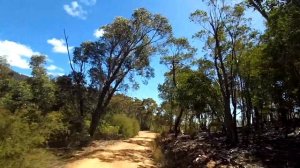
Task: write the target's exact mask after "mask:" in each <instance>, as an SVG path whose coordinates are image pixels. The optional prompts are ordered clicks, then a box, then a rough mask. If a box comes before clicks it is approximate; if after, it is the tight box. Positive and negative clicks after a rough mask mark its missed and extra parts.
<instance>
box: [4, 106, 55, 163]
mask: <svg viewBox="0 0 300 168" xmlns="http://www.w3.org/2000/svg"><path fill="white" fill-rule="evenodd" d="M40 129H42V127H39V126H37V125H35V124H31V123H30V124H29V123H28V122H27V121H26V120H24V118H21V117H20V116H18V115H12V114H11V113H9V112H6V111H4V110H1V109H0V142H1V143H0V165H2V166H1V167H4V168H15V167H22V168H27V167H28V168H38V167H49V165H50V163H51V162H52V161H53V160H54V156H53V155H51V154H50V153H49V152H47V151H46V150H44V149H41V148H40V147H42V145H43V144H44V142H45V141H46V139H47V137H46V136H44V135H43V134H41V130H40Z"/></svg>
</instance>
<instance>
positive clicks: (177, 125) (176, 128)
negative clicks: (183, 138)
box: [174, 108, 184, 137]
mask: <svg viewBox="0 0 300 168" xmlns="http://www.w3.org/2000/svg"><path fill="white" fill-rule="evenodd" d="M183 111H184V109H183V108H180V112H179V115H178V116H177V118H176V120H175V125H174V131H175V137H177V136H178V134H179V132H180V129H179V128H180V123H181V118H182V115H183Z"/></svg>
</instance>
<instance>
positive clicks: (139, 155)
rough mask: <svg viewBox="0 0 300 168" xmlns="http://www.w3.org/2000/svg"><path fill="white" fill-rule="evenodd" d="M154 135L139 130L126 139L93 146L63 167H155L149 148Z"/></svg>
mask: <svg viewBox="0 0 300 168" xmlns="http://www.w3.org/2000/svg"><path fill="white" fill-rule="evenodd" d="M155 137H156V134H155V133H152V132H148V131H140V132H139V134H138V135H137V136H135V137H134V138H130V139H128V140H123V141H116V142H114V143H113V144H111V145H107V146H103V147H97V146H94V147H93V149H91V150H89V151H88V152H83V153H82V154H80V156H78V158H80V159H78V160H75V161H72V162H71V163H68V164H67V165H66V166H65V168H155V167H156V166H155V164H154V161H153V159H152V148H151V143H152V142H153V141H154V138H155Z"/></svg>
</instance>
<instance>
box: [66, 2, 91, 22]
mask: <svg viewBox="0 0 300 168" xmlns="http://www.w3.org/2000/svg"><path fill="white" fill-rule="evenodd" d="M64 10H65V11H66V12H67V13H68V14H69V15H71V16H73V17H78V18H80V19H86V15H87V11H85V10H84V9H83V8H82V6H81V5H80V4H79V3H78V2H77V1H72V2H71V4H65V5H64Z"/></svg>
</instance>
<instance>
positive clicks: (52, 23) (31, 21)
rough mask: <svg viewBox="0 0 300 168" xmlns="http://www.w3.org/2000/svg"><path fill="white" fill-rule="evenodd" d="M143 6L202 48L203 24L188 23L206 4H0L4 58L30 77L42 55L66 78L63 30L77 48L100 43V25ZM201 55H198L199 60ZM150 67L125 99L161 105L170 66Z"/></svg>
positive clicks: (195, 0) (98, 0)
mask: <svg viewBox="0 0 300 168" xmlns="http://www.w3.org/2000/svg"><path fill="white" fill-rule="evenodd" d="M140 7H144V8H147V9H148V10H149V11H151V12H153V13H160V14H162V15H163V16H165V17H167V18H168V19H169V21H170V23H171V25H172V27H173V31H174V35H175V36H176V37H187V38H189V39H190V42H191V44H192V45H193V46H196V47H201V42H200V41H198V40H194V39H192V38H191V37H192V35H193V34H194V33H195V32H197V30H198V29H199V26H198V25H196V24H194V23H192V22H190V20H189V15H190V13H192V12H193V11H195V10H196V9H204V8H205V3H203V2H202V0H0V9H1V10H0V55H5V56H6V58H7V60H8V62H9V63H10V65H11V66H12V68H13V69H14V70H16V71H18V72H20V73H23V74H30V69H29V66H28V61H29V59H30V56H32V55H34V54H43V55H46V56H47V65H46V68H47V70H48V73H49V74H52V75H54V76H56V75H62V74H68V73H69V72H70V68H69V66H68V57H67V54H66V47H65V43H64V40H63V37H64V36H63V30H64V29H65V30H66V32H67V34H68V36H69V45H71V46H79V45H80V43H81V42H83V41H87V40H89V41H94V40H97V37H99V36H101V33H102V32H101V31H97V29H98V28H99V27H101V26H103V25H105V24H109V23H111V22H112V21H113V19H114V18H115V17H117V16H123V17H127V18H128V17H130V15H131V14H132V12H133V10H135V9H137V8H140ZM248 15H249V16H252V17H253V22H252V24H253V25H252V26H253V27H256V28H258V29H261V30H262V29H263V20H262V18H261V17H259V15H258V14H257V13H255V12H252V11H249V12H248ZM199 50H200V51H201V48H200V49H199ZM201 55H202V53H201V52H198V54H197V56H198V57H199V56H201ZM152 66H153V67H154V68H155V78H153V79H151V80H149V82H148V85H146V86H145V85H143V84H141V87H140V89H139V90H137V91H133V90H129V91H128V92H127V95H129V96H132V97H138V98H148V97H152V98H154V99H155V100H157V101H158V102H161V100H160V99H159V98H158V91H157V85H158V84H159V83H163V80H164V77H163V74H164V72H165V71H166V68H165V67H164V66H163V65H160V64H159V56H154V57H153V58H152Z"/></svg>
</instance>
